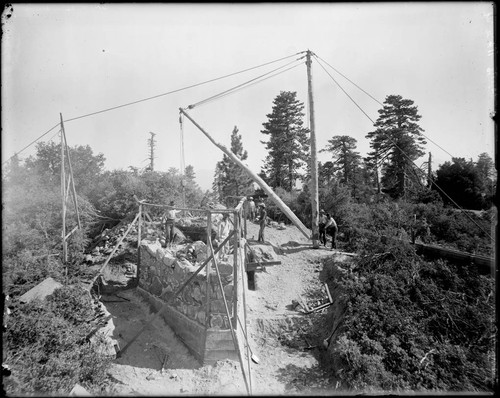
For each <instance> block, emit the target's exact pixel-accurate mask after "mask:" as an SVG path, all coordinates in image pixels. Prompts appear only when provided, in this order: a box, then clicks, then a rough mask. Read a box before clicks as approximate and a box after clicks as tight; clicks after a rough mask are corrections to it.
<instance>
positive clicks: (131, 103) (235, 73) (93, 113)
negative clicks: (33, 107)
mask: <svg viewBox="0 0 500 398" xmlns="http://www.w3.org/2000/svg"><path fill="white" fill-rule="evenodd" d="M297 54H300V53H297ZM297 54H292V55H288V56H286V57H283V58H279V59H276V60H274V61H270V62H266V63H264V64H261V65H257V66H253V67H251V68H247V69H244V70H241V71H239V72H234V73H230V74H228V75H224V76H221V77H217V78H215V79H210V80H206V81H204V82H201V83H196V84H192V85H190V86H186V87H183V88H179V89H176V90H172V91H168V92H166V93H162V94H158V95H154V96H152V97H148V98H144V99H140V100H137V101H133V102H128V103H126V104H123V105H118V106H114V107H111V108H107V109H103V110H100V111H96V112H92V113H88V114H86V115H82V116H77V117H74V118H71V119H67V120H65V122H71V121H73V120H77V119H82V118H84V117H88V116H93V115H97V114H99V113H104V112H108V111H112V110H115V109H119V108H123V107H125V106H129V105H135V104H138V103H140V102H144V101H149V100H152V99H156V98H159V97H163V96H166V95H170V94H174V93H177V92H179V91H184V90H187V89H190V88H193V87H198V86H201V85H203V84H207V83H211V82H215V81H217V80H221V79H225V78H227V77H230V76H235V75H238V74H240V73H244V72H248V71H249V70H252V69H257V68H260V67H262V66H266V65H269V64H272V63H275V62H279V61H282V60H284V59H287V58H290V57H294V56H296V55H297Z"/></svg>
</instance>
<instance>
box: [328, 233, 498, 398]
mask: <svg viewBox="0 0 500 398" xmlns="http://www.w3.org/2000/svg"><path fill="white" fill-rule="evenodd" d="M360 254H361V256H360V257H359V259H358V260H357V264H356V268H355V269H354V270H355V276H354V277H352V276H350V277H345V278H343V279H341V280H340V281H337V283H339V284H340V286H341V290H340V291H342V292H343V296H342V297H341V300H343V301H345V302H346V303H347V306H346V308H347V310H346V312H345V315H344V319H343V327H342V333H340V334H339V335H338V339H337V341H336V343H335V344H333V345H332V348H331V349H330V351H329V353H330V356H331V361H332V363H333V364H334V367H335V373H336V374H335V375H336V377H338V378H339V379H340V380H341V381H342V383H343V384H345V385H348V386H349V387H351V388H355V389H360V388H365V387H368V386H369V387H372V388H376V389H391V390H401V389H402V390H408V389H412V390H418V391H423V390H436V389H437V390H445V391H464V390H465V391H491V390H492V389H493V388H494V385H495V380H496V379H495V376H494V374H492V372H491V369H492V367H493V366H494V363H493V357H494V347H495V340H494V337H495V323H494V319H495V318H494V317H495V310H494V308H495V307H494V299H493V297H492V296H493V295H492V293H493V287H494V286H493V283H494V281H493V280H492V279H491V278H488V277H485V276H482V275H479V274H478V271H477V269H476V268H474V267H467V266H457V265H454V264H452V263H448V262H446V261H443V260H439V261H435V262H427V261H424V260H423V259H422V258H420V257H418V256H417V255H416V254H415V252H414V250H413V248H412V246H411V245H409V244H407V243H406V244H405V243H404V242H400V243H398V242H395V243H394V242H388V243H385V244H384V243H383V242H381V241H375V240H372V241H370V242H369V244H367V245H366V246H365V248H364V250H363V251H361V253H360Z"/></svg>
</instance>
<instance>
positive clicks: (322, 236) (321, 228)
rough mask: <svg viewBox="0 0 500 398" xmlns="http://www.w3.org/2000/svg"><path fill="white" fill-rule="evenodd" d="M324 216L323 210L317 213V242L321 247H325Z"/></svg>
mask: <svg viewBox="0 0 500 398" xmlns="http://www.w3.org/2000/svg"><path fill="white" fill-rule="evenodd" d="M326 221H327V220H326V214H325V211H324V210H323V209H321V210H320V211H319V242H320V243H321V244H322V245H323V246H326V233H325V228H326Z"/></svg>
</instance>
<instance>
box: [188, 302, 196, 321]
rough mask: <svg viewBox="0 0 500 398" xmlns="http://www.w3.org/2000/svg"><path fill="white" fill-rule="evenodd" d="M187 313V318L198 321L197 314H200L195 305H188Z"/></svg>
mask: <svg viewBox="0 0 500 398" xmlns="http://www.w3.org/2000/svg"><path fill="white" fill-rule="evenodd" d="M186 311H187V314H186V315H187V316H188V317H189V318H190V319H196V313H197V312H198V311H197V308H196V307H195V306H193V305H188V306H187V308H186Z"/></svg>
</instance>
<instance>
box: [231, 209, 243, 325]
mask: <svg viewBox="0 0 500 398" xmlns="http://www.w3.org/2000/svg"><path fill="white" fill-rule="evenodd" d="M240 211H241V209H240ZM233 214H234V231H235V232H236V234H235V236H234V245H233V247H234V249H233V252H234V253H233V268H234V269H233V318H232V319H231V322H233V328H235V329H238V247H239V242H240V239H241V231H240V222H239V220H238V211H235V212H234V213H233Z"/></svg>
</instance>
